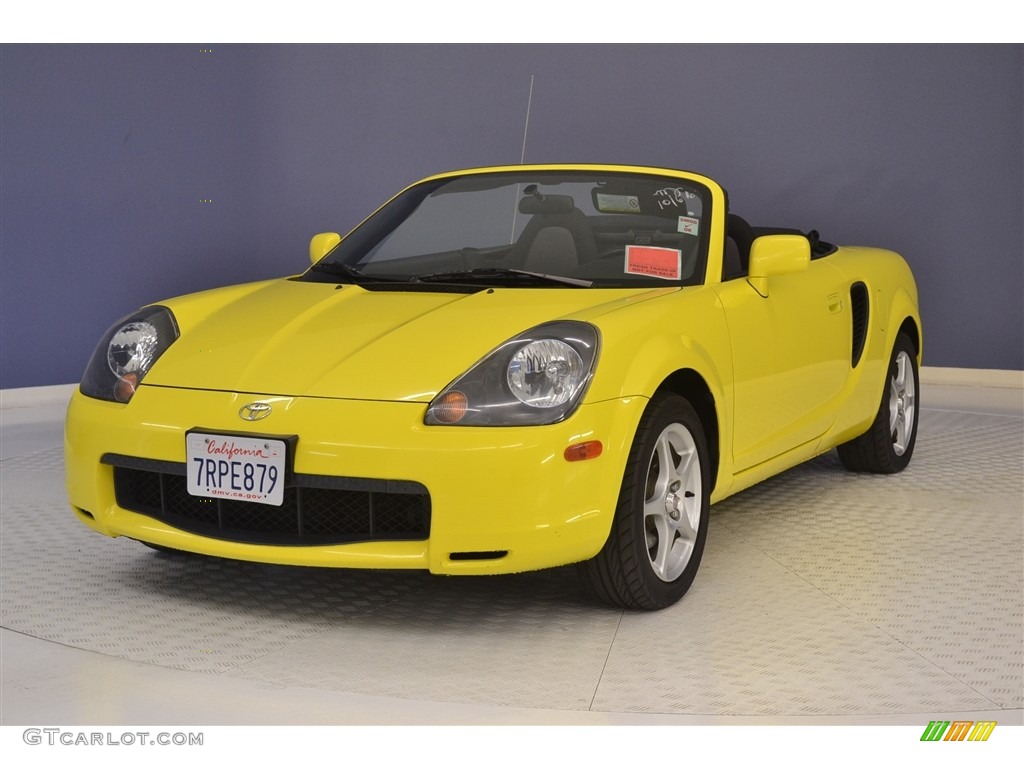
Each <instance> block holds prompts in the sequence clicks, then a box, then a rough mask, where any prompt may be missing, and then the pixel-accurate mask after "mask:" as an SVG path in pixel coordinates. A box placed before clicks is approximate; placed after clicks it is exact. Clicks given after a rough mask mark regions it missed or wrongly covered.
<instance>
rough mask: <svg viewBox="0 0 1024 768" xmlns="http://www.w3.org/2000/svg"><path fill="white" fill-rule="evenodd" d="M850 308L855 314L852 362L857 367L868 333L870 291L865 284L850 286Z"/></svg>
mask: <svg viewBox="0 0 1024 768" xmlns="http://www.w3.org/2000/svg"><path fill="white" fill-rule="evenodd" d="M850 308H851V311H852V312H853V355H852V357H851V362H852V364H853V367H854V368H856V367H857V363H859V362H860V357H861V355H862V354H863V353H864V341H865V340H866V338H867V333H868V289H867V286H866V285H864V283H854V284H853V285H851V286H850Z"/></svg>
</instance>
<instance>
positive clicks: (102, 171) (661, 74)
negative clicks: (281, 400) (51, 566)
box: [0, 44, 1024, 388]
mask: <svg viewBox="0 0 1024 768" xmlns="http://www.w3.org/2000/svg"><path fill="white" fill-rule="evenodd" d="M531 76H533V77H534V89H533V100H532V108H531V111H530V120H529V133H528V136H527V142H526V160H527V161H528V162H541V161H558V160H561V161H579V162H621V163H636V164H644V165H662V166H668V167H676V168H687V169H691V170H697V171H702V172H704V173H707V174H709V175H711V176H714V177H716V178H718V179H719V180H720V181H721V182H722V183H723V184H724V185H725V186H726V187H727V189H728V190H729V193H730V200H731V205H732V208H733V210H734V211H736V212H738V213H741V214H743V215H744V216H746V218H747V219H749V220H750V221H752V222H753V223H754V224H772V225H779V226H789V227H799V228H802V229H809V228H812V227H814V228H817V229H818V230H820V231H821V233H822V236H823V237H824V238H825V239H827V240H832V241H835V242H840V243H849V244H861V245H876V246H882V247H888V248H893V249H895V250H898V251H900V252H901V253H903V254H904V255H905V256H906V257H907V259H908V260H909V261H910V263H911V265H912V266H913V268H914V271H915V273H916V275H917V278H918V283H919V287H920V291H921V301H922V307H923V314H924V322H925V363H926V364H928V365H935V366H956V367H969V368H1010V369H1021V368H1024V339H1022V334H1024V314H1022V303H1024V302H1022V296H1024V234H1022V226H1024V191H1022V187H1024V114H1022V113H1024V46H1019V45H1002V46H997V45H981V46H976V45H950V46H946V45H863V46H862V45H843V46H830V45H823V46H809V45H795V46H781V45H668V46H666V45H627V46H606V45H459V46H441V45H365V46H364V45H332V46H326V45H316V46H279V45H273V46H268V45H262V46H261V45H254V46H249V45H244V46H234V45H227V46H220V45H216V44H213V45H209V44H205V45H201V44H195V45H138V46H135V45H117V46H101V45H83V46H34V45H4V46H0V290H2V293H0V387H2V388H7V387H21V386H32V385H42V384H57V383H66V382H72V381H77V380H78V378H79V376H80V375H81V372H82V370H83V369H84V367H85V364H86V361H87V359H88V357H89V354H90V353H91V351H92V348H93V346H94V344H95V342H96V340H97V339H98V337H99V335H100V334H101V333H102V331H103V330H104V329H105V328H106V327H107V326H108V325H110V323H112V322H113V321H114V320H115V319H117V318H118V317H120V316H121V315H123V314H126V313H127V312H130V311H132V310H133V309H135V308H136V307H138V306H140V305H142V304H145V303H147V302H152V301H155V300H158V299H160V298H164V297H167V296H170V295H176V294H179V293H184V292H188V291H193V290H198V289H202V288H208V287H214V286H219V285H225V284H229V283H234V282H240V281H246V280H255V279H262V278H266V277H271V276H275V275H283V274H291V273H296V272H299V271H302V270H303V269H304V268H305V266H306V264H307V257H306V250H307V244H308V239H309V236H310V235H311V234H313V233H315V232H319V231H324V230H338V231H342V232H344V231H346V230H347V229H348V228H349V227H351V226H353V225H354V224H356V223H358V221H359V220H360V219H361V218H362V217H363V216H364V215H365V214H367V213H369V212H370V211H371V210H372V209H373V208H374V207H375V206H376V205H377V204H379V203H381V202H383V200H385V199H386V198H387V197H388V196H390V195H391V194H392V193H394V192H395V191H397V190H398V189H399V188H400V187H402V186H403V185H405V184H407V183H409V182H412V181H414V180H416V179H417V178H419V177H421V176H424V175H427V174H429V173H432V172H436V171H441V170H448V169H451V168H458V167H466V166H473V165H485V164H492V163H517V162H519V159H520V153H521V151H522V148H523V129H524V124H525V120H526V108H527V101H528V97H529V92H530V78H531ZM208 200H209V201H212V202H204V201H208Z"/></svg>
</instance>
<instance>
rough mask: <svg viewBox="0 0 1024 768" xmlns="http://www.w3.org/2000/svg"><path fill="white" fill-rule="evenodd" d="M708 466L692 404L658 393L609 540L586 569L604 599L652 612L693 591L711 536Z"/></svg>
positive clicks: (638, 437)
mask: <svg viewBox="0 0 1024 768" xmlns="http://www.w3.org/2000/svg"><path fill="white" fill-rule="evenodd" d="M709 467H710V462H709V459H708V448H707V441H706V439H705V436H704V430H703V428H702V427H701V423H700V419H699V417H698V416H697V413H696V412H695V411H694V409H693V407H692V406H691V405H690V403H689V402H687V400H685V399H684V398H682V397H680V396H678V395H673V394H657V395H655V396H654V398H653V399H652V400H651V402H650V403H649V404H648V405H647V409H646V410H645V411H644V415H643V416H642V417H641V419H640V426H639V428H638V429H637V433H636V436H635V437H634V439H633V446H632V448H631V449H630V452H629V458H628V460H627V462H626V471H625V473H624V477H623V480H622V488H621V491H620V493H619V501H618V504H617V506H616V509H615V517H614V519H613V521H612V528H611V532H610V533H609V535H608V540H607V541H606V542H605V545H604V547H603V548H602V549H601V551H600V552H599V553H598V554H597V556H596V557H594V558H593V559H592V560H589V561H587V562H586V563H583V564H582V565H581V570H582V573H583V577H584V579H585V581H586V582H587V583H588V585H589V586H590V588H591V590H592V591H593V592H594V594H595V595H596V596H597V597H598V598H600V599H601V600H603V601H604V602H607V603H610V604H612V605H616V606H620V607H623V608H633V609H639V610H648V611H652V610H658V609H661V608H666V607H668V606H670V605H672V604H673V603H675V602H677V601H678V600H679V599H680V598H681V597H682V596H683V595H684V594H685V593H686V591H687V590H688V589H689V588H690V585H691V584H692V583H693V578H694V576H696V574H697V569H698V567H699V566H700V560H701V556H702V555H703V553H704V542H705V541H706V539H707V532H708V516H709V511H710V507H711V502H710V495H711V488H710V485H711V484H710V478H709Z"/></svg>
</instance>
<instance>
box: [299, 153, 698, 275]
mask: <svg viewBox="0 0 1024 768" xmlns="http://www.w3.org/2000/svg"><path fill="white" fill-rule="evenodd" d="M710 199H711V198H710V194H709V192H708V190H707V188H706V187H704V186H702V185H701V184H699V183H697V182H694V181H690V180H687V179H680V178H678V177H671V176H657V175H653V174H652V175H644V174H633V173H594V172H583V171H510V172H498V173H494V172H492V173H484V174H468V175H465V176H457V177H452V178H445V179H435V180H432V181H426V182H423V183H421V184H417V185H415V186H413V187H411V188H410V189H408V190H406V191H405V192H403V193H402V194H401V195H399V196H398V197H396V198H395V199H394V200H392V201H391V202H390V203H388V204H387V205H386V206H384V207H383V208H382V209H381V210H379V211H378V212H377V213H376V214H374V215H373V216H372V217H371V218H370V219H368V220H367V221H366V222H364V223H363V224H362V225H361V226H360V227H358V228H357V229H356V230H354V231H353V232H352V233H351V234H350V235H348V236H347V237H346V238H345V239H344V240H343V241H342V242H341V244H340V245H338V246H337V247H336V248H335V249H334V250H333V251H331V252H330V253H329V254H327V256H326V257H325V258H324V259H322V260H321V261H320V262H318V263H317V264H315V265H313V267H312V268H311V269H310V271H309V272H307V273H306V275H304V276H303V278H302V279H306V280H316V281H324V280H337V281H340V282H355V283H360V284H365V285H366V286H367V287H371V288H376V289H392V290H394V289H398V290H401V289H403V288H410V287H415V286H419V287H424V288H425V287H426V286H427V285H431V286H445V285H450V286H466V285H470V286H480V285H487V286H491V285H501V286H512V287H523V288H527V287H544V286H565V287H576V288H579V287H590V286H595V287H644V286H658V287H666V286H669V285H694V284H698V283H700V282H702V281H703V277H704V265H705V262H706V254H707V247H708V246H707V242H708V229H709V222H710V207H711V202H710ZM442 289H443V288H442Z"/></svg>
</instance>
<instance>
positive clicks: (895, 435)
mask: <svg viewBox="0 0 1024 768" xmlns="http://www.w3.org/2000/svg"><path fill="white" fill-rule="evenodd" d="M919 392H920V379H919V378H918V371H917V353H916V352H915V351H914V345H913V343H912V342H911V341H910V338H909V337H908V336H907V335H906V334H905V333H901V334H899V336H897V337H896V343H895V344H894V345H893V348H892V355H891V356H890V358H889V368H888V373H887V375H886V386H885V390H884V391H883V392H882V402H881V403H880V405H879V406H878V413H877V414H875V420H874V421H873V422H872V423H871V426H870V427H869V428H868V431H867V432H865V433H864V434H863V435H861V436H860V437H857V438H854V439H853V440H851V441H850V442H848V443H843V444H842V445H840V446H839V448H838V450H839V459H840V461H842V462H843V466H844V467H846V468H847V469H850V470H853V471H854V472H874V473H876V474H884V475H891V474H894V473H896V472H900V471H902V470H903V469H905V468H906V466H907V464H909V463H910V458H911V456H913V454H914V445H915V444H916V443H917V419H918V412H919V410H920V406H919V403H918V400H919V395H918V393H919Z"/></svg>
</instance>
